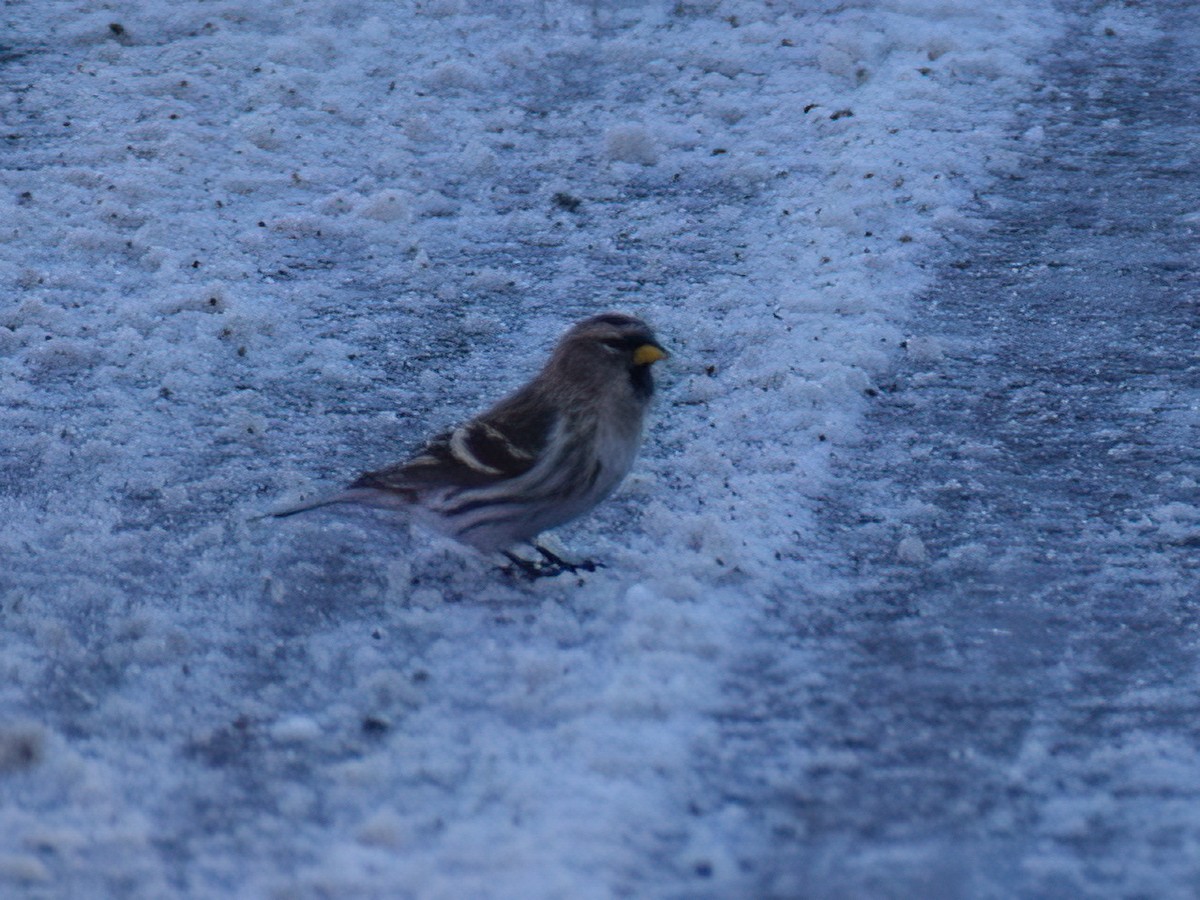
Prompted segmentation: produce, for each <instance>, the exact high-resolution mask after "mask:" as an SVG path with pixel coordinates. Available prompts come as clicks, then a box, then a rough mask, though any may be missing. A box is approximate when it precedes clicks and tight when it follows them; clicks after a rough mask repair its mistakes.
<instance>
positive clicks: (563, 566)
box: [533, 544, 604, 575]
mask: <svg viewBox="0 0 1200 900" xmlns="http://www.w3.org/2000/svg"><path fill="white" fill-rule="evenodd" d="M533 549H534V550H536V551H537V552H538V553H540V554H542V559H544V560H546V562H548V563H549V564H550V565H552V566H556V567H557V568H558V570H559V571H560V572H570V573H571V574H572V575H573V574H575V573H576V572H580V571H583V572H595V571H596V570H597V569H603V568H604V563H598V562H596V561H595V560H591V559H585V560H583V561H582V562H577V563H573V562H568V561H567V560H565V559H563V558H562V557H561V556H559V555H558V554H557V553H555V552H554V551H553V550H547V549H546V548H545V547H543V546H542V545H541V544H534V545H533Z"/></svg>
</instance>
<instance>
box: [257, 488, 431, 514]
mask: <svg viewBox="0 0 1200 900" xmlns="http://www.w3.org/2000/svg"><path fill="white" fill-rule="evenodd" d="M337 503H357V504H358V505H359V506H373V507H375V508H377V509H403V508H405V507H406V506H408V502H407V501H406V500H405V498H403V497H402V496H400V495H399V494H398V493H397V492H395V491H383V490H379V489H377V488H367V487H362V488H347V489H346V490H344V491H338V492H337V493H336V494H326V495H324V496H322V497H314V498H313V499H312V500H305V501H303V502H302V503H296V504H293V505H291V506H282V507H280V508H279V509H273V510H271V511H270V512H267V513H264V514H263V515H261V516H255V518H254V519H253V520H252V521H258V520H260V519H284V518H287V517H288V516H294V515H295V514H296V513H302V512H308V511H309V510H310V509H320V508H321V507H322V506H333V505H334V504H337Z"/></svg>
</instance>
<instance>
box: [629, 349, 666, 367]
mask: <svg viewBox="0 0 1200 900" xmlns="http://www.w3.org/2000/svg"><path fill="white" fill-rule="evenodd" d="M666 358H667V351H666V350H664V349H663V348H662V347H660V346H658V345H657V344H642V346H640V347H638V348H637V349H636V350H634V351H633V364H634V365H636V366H648V365H650V363H656V362H658V361H659V360H660V359H666Z"/></svg>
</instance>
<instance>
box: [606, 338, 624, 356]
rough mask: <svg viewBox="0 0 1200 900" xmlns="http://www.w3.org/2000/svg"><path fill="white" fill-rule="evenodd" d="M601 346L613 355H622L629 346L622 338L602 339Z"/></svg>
mask: <svg viewBox="0 0 1200 900" xmlns="http://www.w3.org/2000/svg"><path fill="white" fill-rule="evenodd" d="M600 344H601V345H602V346H603V347H604V348H605V349H606V350H611V351H612V352H613V353H620V352H621V351H622V350H625V349H626V348H627V344H626V342H625V340H624V339H622V338H601V339H600Z"/></svg>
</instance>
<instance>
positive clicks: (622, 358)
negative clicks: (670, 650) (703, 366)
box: [273, 313, 667, 551]
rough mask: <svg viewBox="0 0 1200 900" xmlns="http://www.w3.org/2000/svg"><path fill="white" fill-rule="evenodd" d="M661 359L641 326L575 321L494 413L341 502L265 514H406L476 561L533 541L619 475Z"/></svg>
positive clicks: (366, 477) (356, 486) (363, 482)
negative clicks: (334, 507)
mask: <svg viewBox="0 0 1200 900" xmlns="http://www.w3.org/2000/svg"><path fill="white" fill-rule="evenodd" d="M666 356H667V353H666V351H665V350H664V349H663V348H662V346H661V345H660V344H659V343H658V341H657V339H656V338H655V336H654V333H653V332H652V331H651V330H650V328H649V326H647V325H646V323H645V322H643V321H641V320H640V319H637V318H635V317H633V316H628V315H624V314H621V313H605V314H602V315H598V316H593V317H591V318H589V319H584V320H583V321H582V322H579V323H578V324H576V325H575V326H574V327H573V328H571V329H570V330H569V331H567V333H566V334H565V335H564V336H563V337H562V339H561V340H560V341H559V342H558V345H557V346H556V347H555V348H554V351H553V353H552V354H551V356H550V359H549V361H548V362H547V363H546V365H545V366H544V367H543V368H542V370H541V372H539V373H538V374H537V375H536V376H535V377H534V378H533V380H531V381H530V382H529V383H528V384H526V385H525V386H524V387H522V388H520V389H519V390H517V391H515V392H514V393H512V394H510V395H508V396H507V397H505V398H504V399H502V400H501V401H500V402H499V403H497V404H496V405H495V406H493V407H491V408H490V409H488V410H486V411H485V412H483V413H481V414H479V415H478V416H476V417H474V418H473V419H470V420H469V421H467V422H465V423H463V424H462V425H459V426H458V427H456V428H453V429H451V430H450V431H447V432H445V433H443V434H440V435H438V436H436V437H435V438H433V439H432V440H430V441H429V442H428V443H427V444H426V445H425V447H424V448H422V449H421V450H420V451H419V452H418V453H417V454H415V455H414V456H412V457H411V458H409V459H407V460H405V461H404V462H401V463H397V464H396V465H393V466H388V467H387V468H383V469H379V470H376V471H372V472H367V473H365V474H363V475H362V476H360V477H359V478H358V479H357V480H356V481H354V482H353V483H352V484H351V485H350V486H349V487H348V488H347V489H346V490H345V491H342V492H341V493H338V494H334V495H333V496H330V497H324V498H321V499H319V500H315V501H313V502H309V503H305V504H302V505H299V506H295V507H291V508H288V509H284V510H280V511H279V512H276V513H273V515H276V516H287V515H292V514H294V513H297V512H302V511H304V510H308V509H314V508H316V507H319V506H327V505H330V504H335V503H355V504H361V505H365V506H373V507H380V508H385V509H403V510H408V511H411V512H412V513H413V514H414V515H415V516H416V517H417V518H418V519H419V520H421V521H423V522H424V523H426V524H427V525H430V526H431V527H433V528H435V529H437V530H438V531H441V532H443V533H445V534H448V535H450V536H451V537H454V538H456V539H457V540H459V541H461V542H462V543H464V544H467V545H469V546H472V547H475V548H477V549H479V550H482V551H493V550H506V549H507V548H509V547H511V546H513V545H515V544H518V543H521V542H525V541H532V539H533V538H534V537H536V536H537V535H538V534H539V533H541V532H542V531H546V530H548V529H551V528H555V527H557V526H559V525H562V524H565V523H566V522H568V521H570V520H572V519H574V518H576V517H578V516H580V515H582V514H583V513H585V512H587V511H588V510H590V509H591V508H592V507H593V506H595V505H596V504H597V503H599V502H600V501H601V500H603V499H604V498H605V497H607V496H608V495H609V494H610V493H611V492H612V490H613V489H614V488H615V487H616V486H617V485H618V484H619V483H620V481H621V479H622V478H624V477H625V474H626V473H627V472H628V471H629V467H630V465H631V464H632V463H633V459H634V456H635V455H636V453H637V449H638V446H639V445H640V443H641V435H642V426H643V423H644V420H645V413H646V409H647V407H648V406H649V402H650V399H651V397H652V395H653V393H654V381H653V377H652V376H651V374H650V367H651V365H653V364H654V363H655V362H657V361H658V360H660V359H664V358H665V357H666Z"/></svg>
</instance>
